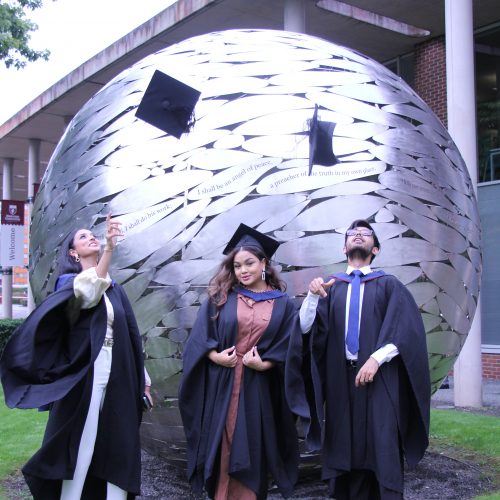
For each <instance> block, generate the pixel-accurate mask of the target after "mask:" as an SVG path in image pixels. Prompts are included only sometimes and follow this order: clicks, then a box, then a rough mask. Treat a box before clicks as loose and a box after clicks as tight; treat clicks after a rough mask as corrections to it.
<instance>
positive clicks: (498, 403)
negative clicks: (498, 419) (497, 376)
mask: <svg viewBox="0 0 500 500" xmlns="http://www.w3.org/2000/svg"><path fill="white" fill-rule="evenodd" d="M449 381H450V388H449V389H439V390H437V391H436V393H435V394H434V395H433V396H432V406H433V407H434V408H450V407H453V406H454V396H453V387H454V385H453V377H449ZM483 406H484V407H485V408H486V409H487V408H491V409H498V410H499V411H498V413H499V414H500V380H491V379H484V380H483Z"/></svg>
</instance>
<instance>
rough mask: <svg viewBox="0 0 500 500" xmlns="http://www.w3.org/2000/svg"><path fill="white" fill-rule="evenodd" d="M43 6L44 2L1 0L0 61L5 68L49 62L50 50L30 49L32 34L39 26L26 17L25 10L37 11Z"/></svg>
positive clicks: (38, 0) (18, 67)
mask: <svg viewBox="0 0 500 500" xmlns="http://www.w3.org/2000/svg"><path fill="white" fill-rule="evenodd" d="M41 6H42V0H8V1H7V2H2V1H1V0H0V60H3V62H4V64H5V66H6V67H7V68H10V67H11V66H13V67H15V68H16V69H20V68H24V66H26V63H27V62H28V61H36V60H37V59H44V60H47V59H48V58H49V55H50V52H49V51H48V50H34V49H32V48H30V47H29V45H28V44H29V41H30V38H31V32H33V31H35V30H37V29H38V26H37V25H36V24H35V23H34V22H32V21H30V20H29V19H28V18H27V17H26V13H25V9H29V10H35V9H38V8H40V7H41Z"/></svg>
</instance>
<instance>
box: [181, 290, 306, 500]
mask: <svg viewBox="0 0 500 500" xmlns="http://www.w3.org/2000/svg"><path fill="white" fill-rule="evenodd" d="M236 311H237V294H236V293H234V292H232V293H230V294H229V296H228V300H227V303H226V304H225V305H224V306H223V307H222V309H221V310H220V313H219V317H218V318H217V319H216V320H213V319H212V318H213V317H215V314H216V309H215V306H214V305H213V303H212V302H210V301H206V302H205V303H204V304H203V305H202V306H201V307H200V310H199V312H198V316H197V319H196V322H195V324H194V326H193V328H192V330H191V334H190V336H189V338H188V340H187V342H186V345H185V348H184V355H183V374H182V381H181V385H180V388H179V409H180V413H181V417H182V421H183V424H184V430H185V433H186V438H187V458H188V479H189V481H190V483H191V485H192V486H193V488H194V489H195V490H196V491H201V490H202V489H203V488H205V489H206V491H207V492H208V494H209V495H210V496H211V497H213V495H214V493H215V489H216V484H217V480H218V476H219V463H220V446H221V439H222V432H223V429H224V425H225V422H226V415H227V411H228V407H229V401H230V398H231V390H232V386H233V378H234V370H233V369H232V368H225V367H222V366H219V365H216V364H215V363H212V362H211V361H210V360H209V359H208V358H207V354H208V352H209V351H211V350H212V349H217V350H218V351H221V350H224V349H227V348H228V347H231V346H233V345H235V341H236V335H237V331H238V319H237V315H236ZM297 327H298V320H297V312H296V307H295V306H294V305H293V303H292V302H291V301H290V300H289V299H288V297H287V296H282V297H279V298H277V299H275V300H274V305H273V311H272V315H271V319H270V321H269V325H268V327H267V328H266V330H265V331H264V332H263V334H262V336H261V338H260V340H259V343H258V349H259V354H260V356H261V357H262V359H263V360H269V361H274V362H275V363H276V366H275V367H274V368H271V369H270V370H267V371H264V372H258V371H256V370H252V369H249V368H246V367H243V370H244V375H243V382H242V386H241V392H240V399H239V404H238V413H237V417H236V427H235V431H234V436H233V443H232V448H231V457H230V463H229V474H230V475H231V476H232V477H234V478H235V479H237V480H238V481H240V482H241V483H243V484H244V485H245V486H247V487H248V488H250V489H251V490H253V491H254V492H255V493H256V495H257V498H258V499H262V498H266V497H267V489H268V477H267V473H268V472H270V473H271V475H272V476H273V478H274V481H275V482H276V484H277V486H278V488H279V490H280V492H281V494H282V495H284V496H289V495H291V494H292V492H293V486H294V484H295V481H296V479H297V470H298V459H299V454H298V442H297V435H296V428H295V423H294V417H293V416H292V414H291V412H290V410H289V409H288V407H287V404H286V401H285V395H284V388H283V370H282V364H283V362H284V361H285V357H286V352H287V347H288V340H289V335H290V331H291V330H292V329H293V328H297Z"/></svg>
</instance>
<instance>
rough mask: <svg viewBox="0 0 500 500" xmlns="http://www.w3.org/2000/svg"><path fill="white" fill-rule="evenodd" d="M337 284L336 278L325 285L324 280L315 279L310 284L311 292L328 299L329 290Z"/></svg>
mask: <svg viewBox="0 0 500 500" xmlns="http://www.w3.org/2000/svg"><path fill="white" fill-rule="evenodd" d="M334 283H335V278H331V279H330V280H329V281H327V282H326V283H325V281H324V280H323V278H314V279H313V280H312V281H311V283H309V291H310V292H311V293H314V294H315V295H319V296H320V297H326V296H327V295H328V294H327V290H328V289H329V288H330V287H331V286H332V285H333V284H334Z"/></svg>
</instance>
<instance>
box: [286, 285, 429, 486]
mask: <svg viewBox="0 0 500 500" xmlns="http://www.w3.org/2000/svg"><path fill="white" fill-rule="evenodd" d="M347 287H348V283H345V282H342V281H337V282H336V283H335V285H334V286H333V287H332V288H331V289H330V290H329V292H328V296H327V297H326V298H325V299H320V300H319V303H318V309H317V314H316V321H315V325H314V326H313V329H312V330H311V334H310V335H300V334H294V337H293V339H291V342H290V350H289V353H288V359H287V365H286V366H287V372H286V390H287V397H288V400H289V402H290V406H291V408H292V410H293V411H295V412H296V413H297V414H298V415H300V416H301V417H302V418H303V420H304V421H305V424H306V432H307V435H308V442H309V444H310V446H311V447H312V448H313V449H318V448H319V446H320V445H321V442H322V450H323V452H322V462H323V472H322V477H323V479H324V480H331V479H335V477H337V476H339V475H341V474H343V473H345V472H347V471H350V470H352V469H368V470H372V471H373V472H374V473H375V475H376V477H377V479H378V481H379V483H380V484H382V485H383V486H385V487H386V488H389V489H392V490H395V491H399V492H402V491H403V473H402V467H401V460H402V457H401V452H402V453H403V454H404V456H405V457H406V460H407V462H408V465H409V466H410V467H414V466H415V465H416V464H417V463H418V462H419V461H420V459H421V458H422V457H423V455H424V452H425V450H426V448H427V445H428V432H429V411H430V377H429V364H428V356H427V347H426V338H425V330H424V327H423V322H422V318H421V315H420V313H419V310H418V307H417V305H416V304H415V301H414V299H413V297H412V296H411V294H410V292H409V291H408V290H407V289H406V287H405V286H404V285H403V284H402V283H401V282H399V280H397V279H396V278H395V277H394V276H390V275H384V276H382V277H380V278H378V279H374V280H372V281H367V282H366V283H365V289H364V295H363V308H362V311H361V323H360V338H359V340H360V349H359V352H358V364H357V365H358V370H359V368H360V367H361V366H363V364H364V363H365V362H366V360H367V359H368V358H369V356H370V355H371V354H372V353H373V352H375V351H376V350H377V349H379V348H380V347H382V346H384V345H386V344H388V343H392V344H394V345H395V346H396V347H397V348H398V350H399V356H396V357H395V358H393V359H392V360H391V361H390V362H387V363H383V364H382V365H381V366H380V368H379V370H378V372H377V374H376V375H375V378H374V381H373V382H372V383H370V384H368V385H366V386H364V387H363V386H361V387H358V388H357V389H356V391H360V392H361V393H362V394H363V397H362V400H363V411H364V416H365V418H364V419H363V420H362V421H358V422H357V423H356V424H354V428H351V414H350V407H349V399H348V385H347V380H348V378H347V377H348V373H347V369H346V361H345V311H346V295H347ZM303 343H304V344H303ZM303 351H304V353H305V357H303ZM309 355H310V358H309ZM301 370H302V371H301ZM323 417H324V418H325V420H324V426H323ZM322 430H323V431H324V436H323V437H321V431H322ZM355 456H356V457H358V458H355ZM360 456H361V457H363V458H361V459H360V458H359V457H360Z"/></svg>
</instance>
